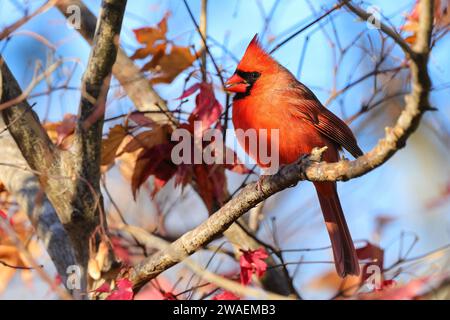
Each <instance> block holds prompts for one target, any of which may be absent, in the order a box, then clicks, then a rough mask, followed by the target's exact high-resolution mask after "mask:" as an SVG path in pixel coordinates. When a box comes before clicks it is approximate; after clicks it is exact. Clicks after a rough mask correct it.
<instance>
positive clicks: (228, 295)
mask: <svg viewBox="0 0 450 320" xmlns="http://www.w3.org/2000/svg"><path fill="white" fill-rule="evenodd" d="M240 299H241V298H239V297H238V296H237V295H235V294H234V293H232V292H230V291H224V292H222V293H219V294H216V295H215V296H214V297H212V300H240Z"/></svg>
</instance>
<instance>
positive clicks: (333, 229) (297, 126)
mask: <svg viewBox="0 0 450 320" xmlns="http://www.w3.org/2000/svg"><path fill="white" fill-rule="evenodd" d="M226 88H227V91H230V92H234V93H236V94H235V96H234V98H233V124H234V128H235V130H236V129H242V130H244V131H245V130H248V129H254V130H257V132H258V130H260V129H266V130H267V132H270V130H271V129H279V141H278V142H277V144H278V146H279V157H280V159H279V163H280V164H288V163H292V162H294V161H296V160H298V159H299V157H300V156H302V155H305V154H309V153H310V152H311V150H312V149H313V148H314V147H323V146H327V147H328V149H327V150H326V151H325V153H324V154H323V160H325V161H327V162H337V161H338V160H339V150H340V149H341V148H345V149H346V150H347V151H349V152H350V153H351V154H352V155H353V156H354V157H358V156H360V155H362V154H363V152H362V151H361V149H360V148H359V147H358V144H357V142H356V139H355V136H354V135H353V133H352V131H351V130H350V128H349V127H348V126H347V125H346V124H345V123H344V122H343V121H342V120H341V119H339V118H338V117H337V116H336V115H334V114H333V113H332V112H331V111H329V110H328V109H326V108H325V107H324V106H323V105H322V104H321V103H320V101H319V100H318V99H317V97H316V96H315V95H314V93H313V92H312V91H311V90H310V89H308V88H307V87H306V86H305V85H303V84H302V83H300V82H299V81H297V80H296V79H295V77H294V75H293V74H292V73H290V72H289V71H288V70H287V69H286V68H284V67H283V66H282V65H280V64H279V63H278V62H277V61H275V60H274V59H273V58H272V57H271V56H270V55H269V54H268V53H267V52H265V51H264V49H262V47H261V45H260V44H259V43H258V39H257V36H255V37H254V38H253V40H252V41H251V42H250V44H249V46H248V48H247V50H246V51H245V54H244V56H243V58H242V60H241V61H240V62H239V64H238V66H237V68H236V72H235V73H234V74H233V76H232V77H231V78H230V79H229V80H228V81H227V82H226ZM267 139H268V141H267V143H269V144H270V135H268V138H267ZM241 140H242V139H241ZM239 142H240V144H241V145H242V147H243V148H244V149H245V150H246V152H247V153H249V155H250V156H251V157H252V158H254V159H255V160H256V161H257V162H258V164H260V165H261V166H263V165H262V164H261V162H260V161H259V159H258V153H257V154H252V153H251V150H249V147H248V144H246V143H245V141H239ZM261 142H262V141H259V140H258V141H257V143H258V146H259V144H260V143H261ZM269 150H270V149H269ZM253 152H254V151H253ZM266 166H267V164H266ZM314 186H315V187H316V191H317V195H318V197H319V202H320V206H321V208H322V212H323V216H324V218H325V223H326V226H327V230H328V233H329V235H330V239H331V245H332V248H333V255H334V262H335V265H336V270H337V272H338V274H339V275H340V276H341V277H345V276H346V275H358V274H359V264H358V258H357V256H356V251H355V247H354V245H353V241H352V238H351V235H350V232H349V230H348V227H347V223H346V221H345V217H344V213H343V211H342V207H341V203H340V201H339V197H338V194H337V189H336V183H335V182H314Z"/></svg>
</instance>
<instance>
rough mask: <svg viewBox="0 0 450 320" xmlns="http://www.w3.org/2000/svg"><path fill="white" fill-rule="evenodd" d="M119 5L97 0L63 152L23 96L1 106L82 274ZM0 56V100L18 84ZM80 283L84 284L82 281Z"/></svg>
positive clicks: (96, 198) (95, 202) (96, 212)
mask: <svg viewBox="0 0 450 320" xmlns="http://www.w3.org/2000/svg"><path fill="white" fill-rule="evenodd" d="M125 5H126V0H103V2H102V9H101V13H100V19H99V20H98V24H97V28H96V32H95V36H94V44H93V49H92V52H91V56H90V58H89V62H88V67H87V70H86V72H85V74H84V77H83V83H82V88H83V92H82V93H83V94H82V99H81V102H80V119H79V123H78V126H77V130H76V139H75V142H74V144H73V146H72V148H71V149H70V150H68V151H64V152H63V151H60V150H58V149H56V148H55V146H54V145H53V144H52V143H51V141H50V139H49V138H48V136H47V134H46V132H45V130H44V129H43V128H42V126H41V125H40V122H39V119H38V117H37V116H36V114H35V113H34V112H33V111H32V110H31V108H30V106H29V105H28V103H27V102H26V101H23V102H21V103H19V104H18V105H14V106H12V107H9V108H7V109H5V110H3V111H2V113H3V118H4V120H5V123H6V124H7V125H8V129H9V131H10V133H11V135H12V136H13V137H14V140H15V141H16V143H17V145H18V146H19V148H20V150H21V152H22V154H23V156H24V158H25V159H26V161H27V163H28V164H29V166H30V167H31V169H33V171H34V172H35V173H36V174H37V175H38V177H39V180H40V183H41V186H42V187H43V188H44V190H45V192H46V194H47V196H48V199H49V200H50V202H51V203H52V205H53V207H54V208H55V209H56V212H57V214H58V218H59V220H60V221H61V223H62V224H63V225H64V228H65V229H66V230H67V233H68V235H69V238H70V240H71V243H72V246H73V249H74V250H73V251H74V253H75V257H76V262H77V263H78V265H79V266H80V267H81V269H82V277H83V279H85V275H86V272H85V271H86V267H87V262H88V258H89V239H90V237H91V235H92V232H93V231H94V230H95V228H96V227H97V226H98V225H99V221H100V219H99V218H100V211H101V209H102V206H103V203H102V198H101V193H100V186H99V180H100V150H101V138H102V126H103V115H104V109H103V108H104V105H105V100H106V96H107V92H108V89H109V79H110V76H111V71H112V66H113V64H114V61H115V59H116V54H117V48H118V41H119V39H118V37H119V33H120V29H121V25H122V19H123V14H124V11H125ZM1 62H2V65H1V71H2V76H3V81H4V84H5V86H4V89H3V94H2V100H1V101H2V102H6V101H10V100H13V99H14V98H16V97H18V96H19V95H20V93H21V90H20V87H19V86H18V84H17V82H16V80H15V79H14V76H13V75H12V74H11V72H10V71H9V69H8V67H7V66H6V64H5V63H3V61H1ZM69 252H70V251H69ZM82 284H83V288H84V287H85V285H86V282H85V281H82ZM83 288H82V289H83Z"/></svg>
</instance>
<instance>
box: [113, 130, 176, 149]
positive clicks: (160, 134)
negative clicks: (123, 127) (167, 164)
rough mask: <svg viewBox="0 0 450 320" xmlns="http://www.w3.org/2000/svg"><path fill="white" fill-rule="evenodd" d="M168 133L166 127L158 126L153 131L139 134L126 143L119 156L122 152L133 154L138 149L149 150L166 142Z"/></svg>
mask: <svg viewBox="0 0 450 320" xmlns="http://www.w3.org/2000/svg"><path fill="white" fill-rule="evenodd" d="M168 132H169V127H168V126H159V127H156V128H155V129H153V130H149V131H144V132H141V133H139V134H138V135H137V136H136V137H134V138H133V139H132V140H131V141H130V142H128V144H127V145H126V146H125V147H124V148H123V150H122V151H121V152H120V154H122V153H124V152H135V151H137V150H138V149H140V148H147V149H150V148H152V147H154V146H156V145H158V144H163V143H165V142H168Z"/></svg>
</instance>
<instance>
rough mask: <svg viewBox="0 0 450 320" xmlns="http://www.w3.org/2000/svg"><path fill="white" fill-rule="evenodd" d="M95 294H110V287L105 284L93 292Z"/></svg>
mask: <svg viewBox="0 0 450 320" xmlns="http://www.w3.org/2000/svg"><path fill="white" fill-rule="evenodd" d="M94 291H95V292H97V293H109V292H111V287H110V285H109V283H108V282H105V283H104V284H102V285H101V286H100V287H98V288H97V289H95V290H94Z"/></svg>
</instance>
